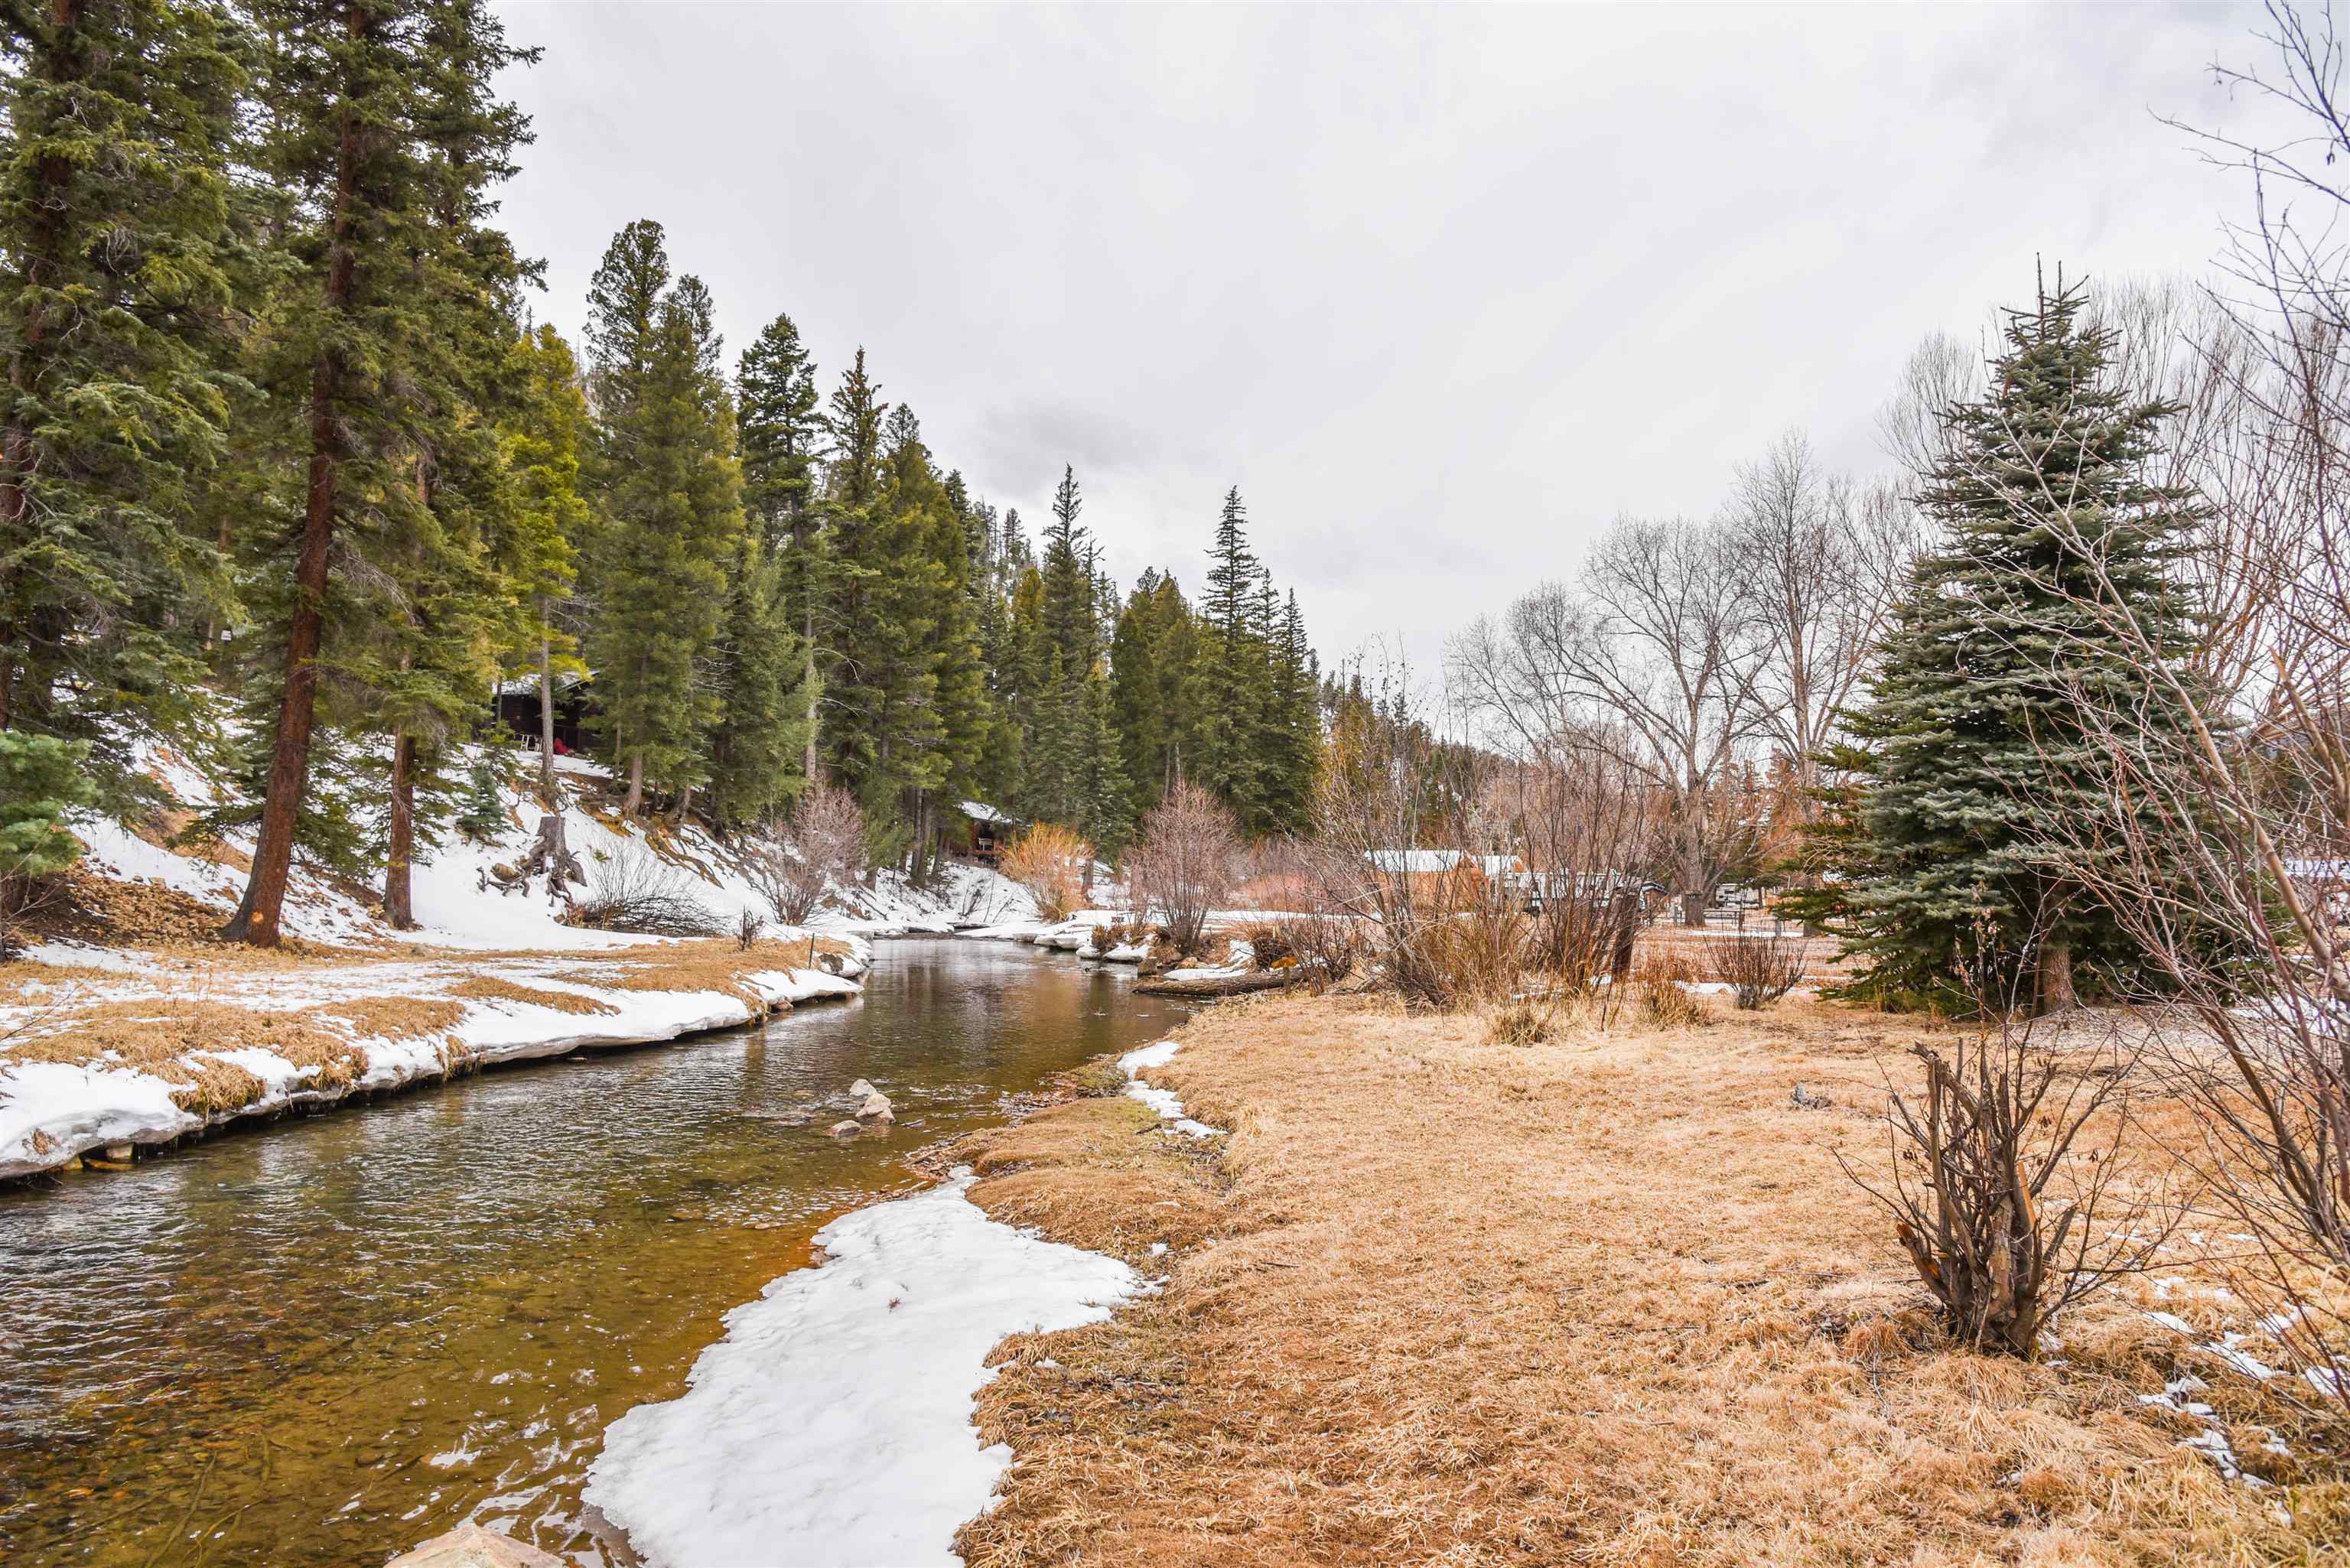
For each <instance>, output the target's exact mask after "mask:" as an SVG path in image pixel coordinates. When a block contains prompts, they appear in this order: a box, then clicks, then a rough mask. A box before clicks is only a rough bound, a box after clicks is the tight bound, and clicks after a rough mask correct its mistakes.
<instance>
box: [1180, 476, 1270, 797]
mask: <svg viewBox="0 0 2350 1568" xmlns="http://www.w3.org/2000/svg"><path fill="white" fill-rule="evenodd" d="M1208 558H1209V561H1210V562H1211V565H1210V566H1209V568H1208V590H1207V593H1206V595H1205V596H1204V597H1202V598H1201V604H1200V615H1201V621H1202V623H1203V630H1204V632H1205V640H1206V645H1207V646H1206V648H1205V649H1204V652H1205V655H1206V657H1205V658H1204V659H1203V660H1202V661H1201V662H1202V669H1203V673H1204V685H1205V690H1204V691H1202V692H1201V701H1200V733H1199V739H1198V751H1199V756H1200V771H1199V774H1198V780H1199V783H1200V784H1202V785H1204V786H1205V787H1206V788H1208V789H1209V790H1211V791H1212V792H1214V793H1215V794H1217V795H1218V796H1220V797H1222V800H1223V802H1224V804H1225V805H1228V806H1230V807H1231V808H1232V812H1233V814H1234V815H1236V816H1237V817H1238V818H1239V819H1240V822H1241V826H1243V827H1245V828H1248V829H1250V830H1251V831H1258V830H1261V829H1262V828H1263V812H1262V810H1261V809H1260V806H1259V802H1258V792H1259V788H1260V786H1261V784H1262V774H1263V747H1262V745H1261V744H1260V740H1259V737H1260V733H1261V731H1262V728H1263V713H1264V709H1265V703H1266V701H1268V699H1269V698H1270V695H1271V693H1270V692H1269V691H1268V690H1267V685H1268V682H1267V680H1266V674H1267V669H1266V663H1265V659H1264V649H1263V637H1262V635H1261V632H1260V623H1261V614H1262V604H1261V600H1260V596H1259V593H1258V589H1257V583H1258V579H1259V577H1260V576H1262V575H1263V567H1262V566H1259V565H1258V564H1257V558H1256V556H1255V554H1254V553H1253V551H1251V550H1250V549H1249V545H1248V509H1247V508H1246V507H1245V506H1244V505H1243V504H1242V502H1241V493H1240V487H1239V486H1238V485H1235V486H1233V487H1232V490H1230V491H1229V492H1227V493H1225V496H1224V506H1223V512H1222V515H1220V516H1219V517H1218V518H1217V520H1216V539H1215V544H1214V545H1212V546H1211V548H1210V549H1209V551H1208Z"/></svg>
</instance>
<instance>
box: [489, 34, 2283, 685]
mask: <svg viewBox="0 0 2350 1568" xmlns="http://www.w3.org/2000/svg"><path fill="white" fill-rule="evenodd" d="M507 15H508V18H509V25H510V26H511V28H512V31H513V33H514V35H515V38H516V39H517V40H518V41H520V42H525V43H536V44H544V45H545V46H546V48H547V58H546V64H545V65H543V66H542V67H539V68H538V69H536V70H535V71H531V72H526V73H520V74H518V76H517V78H516V79H515V82H514V84H513V88H512V90H513V91H514V92H515V96H516V97H517V98H518V99H520V101H521V102H522V103H523V104H524V105H525V107H526V108H527V109H529V110H530V111H531V112H532V113H533V114H534V115H535V116H536V120H537V126H538V132H539V141H538V144H537V145H536V147H534V148H532V149H530V150H529V151H527V153H526V154H525V172H524V174H523V175H522V177H521V178H520V179H519V180H518V181H517V182H515V185H514V186H513V187H512V188H511V189H510V191H509V192H508V200H507V203H506V215H507V219H508V221H509V223H511V224H512V226H513V228H514V230H515V234H516V236H517V238H518V239H519V240H520V242H521V243H522V244H524V246H525V248H526V249H528V250H529V251H531V252H533V253H535V254H542V255H544V256H546V258H547V261H548V278H549V283H550V293H549V295H548V296H547V297H546V299H545V301H544V302H543V303H542V306H541V308H542V309H543V311H544V312H545V313H546V316H547V317H549V318H551V319H553V320H554V321H556V323H557V324H558V325H560V326H562V327H565V328H566V329H567V330H576V328H577V325H578V322H579V320H580V318H581V316H582V314H583V306H582V303H581V298H582V296H583V294H584V292H585V289H586V285H587V275H588V274H589V273H590V272H591V271H592V270H593V268H594V265H595V263H596V260H597V257H598V254H600V252H601V250H602V247H603V244H604V243H605V241H606V240H607V239H608V237H609V235H610V234H611V233H612V231H613V230H615V229H617V228H618V227H619V225H620V224H621V223H625V222H627V221H629V219H631V218H636V217H640V216H644V217H652V218H657V219H659V220H660V222H661V223H664V224H665V225H667V227H668V229H669V232H670V248H671V255H672V258H673V259H674V261H675V263H676V265H678V266H679V267H680V268H681V270H686V271H692V272H696V273H699V274H700V275H702V277H703V278H704V279H705V280H707V281H708V282H709V284H710V285H711V286H712V289H713V290H714V291H715V292H716V295H717V297H718V301H719V305H720V307H721V313H722V320H723V326H724V328H725V331H726V334H727V337H728V340H729V342H730V344H732V345H733V346H735V347H737V348H739V347H740V346H741V345H742V344H743V342H745V341H747V340H748V338H749V337H750V336H751V335H752V334H753V333H754V332H755V331H756V330H757V329H758V327H759V326H760V325H761V324H762V323H763V322H764V320H765V319H767V317H770V316H772V315H773V314H774V313H775V312H776V311H778V310H785V311H788V312H789V313H790V314H791V315H792V316H793V317H794V319H795V320H796V321H797V322H798V323H799V325H800V327H801V329H802V331H803V333H804V334H805V335H806V337H807V339H808V341H809V342H810V344H811V345H812V347H813V348H814V350H815V352H816V356H817V358H818V361H819V365H820V368H821V370H822V373H823V376H824V379H825V382H826V385H827V389H829V386H830V384H831V382H832V380H833V379H834V378H835V377H836V376H837V372H838V370H839V368H840V367H841V365H842V364H843V363H845V362H846V360H847V358H848V357H849V355H850V354H851V353H852V352H853V351H854V350H855V349H856V348H858V346H859V345H860V344H861V345H863V346H864V347H865V348H867V350H868V357H869V360H870V364H871V366H872V369H873V370H874V373H875V374H876V375H877V376H878V377H879V379H880V380H881V381H882V383H883V384H884V387H885V390H886V395H888V396H889V397H890V398H891V399H893V400H898V399H902V400H907V401H909V402H910V403H911V404H912V405H913V406H914V408H915V410H916V411H917V412H918V413H919V414H920V416H921V418H922V423H923V430H924V432H925V434H926V436H927V437H928V439H929V440H930V441H931V446H932V448H933V449H934V450H935V451H936V452H938V453H939V454H940V456H941V459H942V460H943V461H945V462H949V463H951V464H953V465H955V466H957V467H960V468H961V469H962V471H963V472H964V474H965V476H966V477H967V478H968V479H969V481H970V482H971V483H972V487H973V488H974V489H975V490H976V491H978V492H979V493H983V494H984V495H986V496H988V497H989V498H991V499H993V500H994V501H995V502H997V503H998V504H1013V505H1016V506H1018V507H1019V508H1020V509H1021V511H1022V512H1023V513H1024V514H1027V515H1028V516H1030V517H1032V518H1035V517H1041V516H1042V515H1043V514H1044V511H1045V501H1046V499H1047V497H1048V496H1049V495H1050V493H1051V488H1052V484H1053V483H1054V481H1055V479H1056V478H1057V477H1058V476H1059V473H1060V468H1061V464H1062V463H1063V462H1075V463H1076V464H1077V466H1078V471H1079V477H1080V478H1081V479H1082V480H1084V481H1085V483H1086V488H1087V522H1089V523H1091V524H1093V525H1094V526H1095V528H1096V530H1097V533H1099V534H1100V535H1101V536H1102V537H1103V539H1104V541H1105V544H1106V545H1107V550H1108V557H1109V561H1110V564H1111V565H1112V566H1113V568H1114V569H1116V570H1117V571H1118V573H1119V574H1120V576H1122V577H1128V578H1130V577H1131V576H1133V575H1134V574H1135V573H1136V572H1137V571H1139V569H1140V568H1141V567H1142V566H1147V565H1159V566H1172V567H1174V568H1175V569H1176V571H1177V572H1178V573H1179V575H1180V576H1182V577H1183V579H1184V580H1185V582H1186V584H1187V586H1196V583H1197V580H1198V577H1199V576H1200V569H1201V568H1200V563H1201V551H1202V549H1203V547H1204V545H1205V544H1206V539H1207V534H1208V530H1209V528H1210V526H1211V524H1212V522H1213V519H1214V516H1215V512H1216V507H1217V504H1218V502H1219V500H1220V499H1221V497H1222V493H1223V491H1224V489H1225V487H1226V486H1227V485H1229V484H1232V483H1237V484H1239V485H1240V486H1241V487H1242V490H1243V493H1244V494H1245V495H1246V496H1247V497H1248V499H1249V502H1250V507H1251V512H1252V515H1253V519H1254V521H1255V524H1256V529H1257V539H1258V544H1259V547H1260V549H1261V551H1262V553H1263V555H1264V556H1266V558H1267V559H1268V560H1269V561H1270V562H1271V563H1272V565H1273V566H1274V570H1275V571H1276V572H1277V573H1278V574H1279V575H1280V576H1281V577H1282V579H1283V580H1284V583H1289V584H1294V585H1295V586H1296V587H1297V588H1298V589H1299V592H1300V595H1301V597H1303V599H1304V601H1305V606H1306V608H1307V613H1308V617H1309V620H1310V622H1311V624H1312V625H1313V627H1314V629H1315V636H1316V640H1317V641H1318V642H1319V643H1320V644H1321V645H1322V647H1323V648H1324V649H1325V651H1326V652H1339V651H1343V650H1345V649H1347V648H1350V647H1352V646H1353V645H1355V644H1356V643H1357V642H1359V641H1360V640H1362V639H1365V638H1367V637H1369V636H1371V635H1374V634H1378V633H1389V634H1392V633H1394V632H1397V631H1399V630H1400V631H1402V632H1403V633H1404V634H1405V636H1406V637H1407V639H1409V645H1410V648H1411V650H1412V652H1413V654H1414V655H1415V657H1417V658H1419V659H1421V660H1422V661H1423V662H1425V661H1427V660H1428V659H1430V658H1431V657H1432V656H1433V654H1434V653H1435V652H1436V650H1437V649H1438V648H1439V647H1440V641H1441V639H1442V638H1443V637H1444V636H1445V635H1447V634H1448V633H1449V632H1450V631H1451V630H1452V629H1454V628H1456V627H1457V626H1458V625H1460V624H1461V622H1462V621H1464V620H1466V619H1467V618H1470V617H1471V616H1472V615H1474V614H1476V613H1478V612H1479V611H1481V610H1483V609H1487V608H1491V607H1497V606H1498V605H1500V604H1501V603H1503V601H1505V600H1506V599H1507V598H1508V597H1510V596H1511V595H1512V594H1513V593H1515V592H1517V591H1519V590H1520V589H1522V588H1523V587H1525V586H1527V585H1528V584H1530V583H1531V582H1533V581H1534V580H1535V579H1537V578H1540V577H1542V576H1552V575H1556V574H1558V573H1560V572H1563V571H1565V569H1566V568H1567V567H1568V566H1570V565H1571V563H1572V560H1573V558H1574V556H1575V553H1576V551H1577V550H1578V549H1579V547H1580V546H1581V545H1582V543H1583V541H1585V540H1586V539H1587V538H1588V537H1589V536H1590V534H1591V533H1592V531H1593V530H1594V529H1596V527H1598V526H1600V525H1602V524H1605V523H1606V522H1607V519H1609V518H1610V517H1612V516H1614V515H1615V514H1617V513H1618V512H1620V511H1627V510H1628V511H1639V512H1650V513H1669V512H1690V513H1699V514H1702V513H1706V512H1709V511H1711V509H1712V508H1713V506H1714V504H1716V502H1717V500H1718V498H1719V497H1720V496H1721V493H1722V492H1723V490H1724V488H1725V487H1726V485H1727V483H1728V482H1729V479H1730V476H1731V473H1732V472H1733V471H1734V469H1735V468H1736V466H1737V465H1738V464H1739V463H1740V462H1743V461H1745V460H1746V459H1748V458H1749V457H1751V456H1752V455H1753V454H1754V453H1755V452H1758V451H1759V450H1760V449H1761V448H1762V447H1763V445H1764V444H1765V443H1766V442H1767V441H1770V440H1771V439H1772V438H1773V436H1774V435H1775V434H1776V433H1778V432H1779V431H1783V430H1784V429H1786V428H1788V427H1790V426H1803V427H1806V428H1808V429H1809V430H1810V431H1812V433H1813V435H1814V440H1815V441H1818V443H1819V444H1820V446H1821V448H1822V449H1823V451H1824V452H1826V453H1828V454H1829V455H1830V457H1831V458H1832V459H1833V460H1835V461H1837V462H1842V463H1845V464H1847V465H1851V466H1854V467H1859V468H1867V467H1872V466H1875V465H1877V464H1878V463H1880V462H1881V461H1882V460H1881V458H1880V457H1879V455H1878V453H1877V450H1876V447H1875V443H1874V440H1873V437H1872V433H1871V432H1872V420H1873V417H1874V414H1875V410H1876V409H1877V404H1878V403H1879V402H1880V401H1881V400H1882V399H1883V398H1884V397H1885V396H1886V395H1887V392H1888V391H1889V389H1890V388H1891V385H1892V381H1893V377H1894V374H1895V372H1896V370H1897V369H1898V367H1899V365H1900V362H1901V360H1902V359H1903V358H1904V357H1905V356H1906V355H1907V353H1908V349H1909V348H1910V347H1911V346H1912V345H1913V344H1914V343H1915V342H1916V341H1917V340H1918V338H1919V337H1922V336H1923V335H1924V334H1926V333H1927V332H1929V331H1932V330H1936V329H1949V330H1955V331H1959V332H1960V333H1963V334H1965V335H1967V336H1968V337H1972V336H1973V335H1974V334H1975V333H1976V332H1977V330H1978V329H1979V327H1980V324H1981V321H1982V320H1983V318H1984V313H1985V310H1986V307H1987V306H1990V305H1991V304H1992V303H1994V302H1998V301H2002V300H2013V299H2016V298H2018V297H2019V296H2022V295H2023V294H2024V293H2026V292H2027V291H2028V290H2029V288H2030V286H2031V282H2032V265H2033V256H2034V254H2045V255H2047V256H2048V257H2049V258H2050V259H2051V260H2052V261H2054V260H2055V259H2057V258H2062V259H2064V261H2065V263H2066V265H2067V266H2068V267H2069V268H2071V269H2073V270H2075V271H2089V272H2114V271H2128V272H2147V271H2162V270H2173V269H2200V268H2201V267H2202V266H2203V265H2205V263H2206V262H2207V261H2208V258H2209V257H2210V255H2211V254H2213V253H2214V251H2215V250H2216V249H2217V246H2218V223H2219V220H2220V216H2221V215H2222V213H2231V212H2235V211H2238V210H2240V206H2241V202H2240V192H2238V191H2237V190H2236V189H2235V187H2234V185H2233V183H2232V182H2230V181H2229V180H2228V179H2227V178H2226V177H2225V176H2222V175H2220V174H2217V173H2215V172H2214V171H2210V170H2208V169H2206V168H2204V167H2203V166H2201V165H2200V164H2199V162H2198V161H2197V160H2196V159H2195V158H2194V156H2193V155H2192V154H2191V153H2190V152H2189V151H2187V150H2186V148H2185V146H2184V144H2183V139H2182V138H2181V137H2180V136H2179V134H2178V133H2177V132H2175V131H2172V130H2168V129H2167V128H2166V127H2164V126H2162V125H2161V124H2159V123H2158V120H2157V119H2156V118H2155V116H2156V113H2157V112H2161V113H2167V114H2179V115H2185V116H2188V117H2189V118H2193V119H2199V120H2204V121H2224V120H2227V119H2230V117H2233V116H2236V115H2240V114H2241V113H2242V112H2243V109H2242V106H2240V105H2231V104H2230V103H2228V102H2226V101H2224V100H2223V99H2220V97H2219V96H2218V94H2217V93H2216V91H2215V89H2213V88H2211V87H2210V84H2209V82H2208V73H2206V72H2205V71H2204V70H2203V69H2202V67H2204V66H2206V65H2207V64H2208V63H2209V62H2210V59H2211V58H2212V57H2213V56H2214V55H2215V54H2226V55H2228V56H2230V57H2247V56H2249V54H2250V53H2251V50H2250V47H2249V45H2248V43H2247V40H2246V38H2245V30H2246V27H2247V26H2248V23H2249V21H2250V19H2251V12H2250V11H2249V10H2248V9H2247V8H2244V7H2241V6H2226V7H2218V8H2210V9H2181V8H2170V7H2166V8H2137V7H2131V6H2126V5H2098V6H2085V5H2084V6H2075V7H2069V8H2033V9H2025V8H2016V7H2005V6H2001V7H1990V6H1986V7H1981V8H1959V7H1938V8H1916V7H1883V8H1867V9H1864V8H1856V7H1854V8H1817V9H1776V8H1766V7H1760V6H1756V7H1737V8H1723V9H1699V8H1688V7H1659V8H1654V9H1632V8H1595V9H1544V10H1534V9H1493V10H1486V9H1471V8H1466V7H1459V8H1454V7H1448V8H1444V9H1440V10H1412V9H1404V8H1379V9H1355V8H1342V7H1337V6H1303V5H1300V6H1292V7H1285V8H1270V9H1241V8H1237V7H1190V6H1187V7H1180V8H1143V7H1107V6H1105V7H1088V8H1066V9H1064V8H1043V7H1037V8H1021V9H997V8H989V7H979V6H967V7H955V8H947V7H924V8H920V9H905V10H896V9H885V8H879V7H855V8H824V7H812V6H796V5H795V6H781V5H778V6H772V7H770V6H755V5H709V6H703V5H684V4H671V5H510V6H508V7H507Z"/></svg>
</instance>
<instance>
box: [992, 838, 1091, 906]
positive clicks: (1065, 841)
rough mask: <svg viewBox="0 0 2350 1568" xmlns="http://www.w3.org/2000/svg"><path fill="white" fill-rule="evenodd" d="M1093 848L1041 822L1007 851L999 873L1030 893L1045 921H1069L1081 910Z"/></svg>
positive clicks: (999, 864)
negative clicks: (1072, 915)
mask: <svg viewBox="0 0 2350 1568" xmlns="http://www.w3.org/2000/svg"><path fill="white" fill-rule="evenodd" d="M1092 860H1093V846H1091V845H1089V844H1087V842H1086V841H1085V840H1084V839H1083V838H1082V837H1080V836H1078V835H1077V834H1076V833H1075V832H1074V831H1072V830H1071V829H1069V828H1066V827H1063V826H1060V825H1059V824H1058V823H1053V822H1040V823H1038V824H1037V825H1036V826H1034V827H1032V828H1030V829H1029V830H1028V831H1027V832H1025V833H1024V834H1022V835H1021V836H1019V837H1018V838H1016V839H1014V841H1013V843H1012V845H1011V846H1010V847H1009V848H1007V849H1005V850H1004V852H1003V860H1002V861H1001V862H999V863H998V869H1000V870H1001V871H1003V874H1004V875H1005V876H1006V877H1011V878H1012V880H1014V882H1017V883H1019V884H1020V885H1021V886H1022V887H1023V888H1027V889H1028V893H1029V896H1030V897H1031V898H1035V900H1036V915H1037V918H1038V919H1043V920H1047V921H1055V920H1066V919H1068V918H1069V916H1070V915H1071V914H1073V913H1075V912H1076V910H1077V909H1080V908H1082V907H1083V906H1082V900H1083V899H1084V898H1085V871H1086V867H1087V866H1088V865H1090V864H1091V863H1092Z"/></svg>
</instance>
